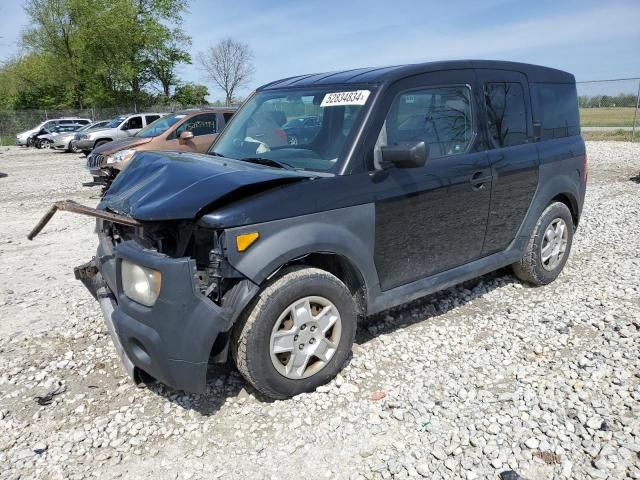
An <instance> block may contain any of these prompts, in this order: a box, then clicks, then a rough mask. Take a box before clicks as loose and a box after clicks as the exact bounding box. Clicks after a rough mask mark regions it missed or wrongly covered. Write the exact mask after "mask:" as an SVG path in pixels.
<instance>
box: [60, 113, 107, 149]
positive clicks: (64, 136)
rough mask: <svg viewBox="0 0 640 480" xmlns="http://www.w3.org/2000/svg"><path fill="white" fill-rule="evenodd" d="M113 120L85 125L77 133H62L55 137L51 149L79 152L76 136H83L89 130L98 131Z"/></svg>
mask: <svg viewBox="0 0 640 480" xmlns="http://www.w3.org/2000/svg"><path fill="white" fill-rule="evenodd" d="M110 122H111V120H101V121H99V122H93V123H90V124H89V125H85V126H84V127H82V128H80V129H79V130H76V131H75V132H62V133H58V134H56V135H53V136H52V138H51V140H52V142H53V143H52V145H51V148H53V149H56V150H64V151H65V152H79V151H80V149H79V148H78V147H77V146H76V145H75V141H74V140H75V138H76V136H79V135H81V134H82V133H83V132H87V131H89V130H97V129H98V128H104V127H106V126H107V125H108V124H109V123H110Z"/></svg>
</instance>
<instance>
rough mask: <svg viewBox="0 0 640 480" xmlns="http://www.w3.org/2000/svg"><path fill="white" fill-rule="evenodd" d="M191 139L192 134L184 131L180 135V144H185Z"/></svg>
mask: <svg viewBox="0 0 640 480" xmlns="http://www.w3.org/2000/svg"><path fill="white" fill-rule="evenodd" d="M192 138H193V132H190V131H189V130H185V131H184V132H182V133H181V134H180V141H181V142H186V141H187V140H191V139H192Z"/></svg>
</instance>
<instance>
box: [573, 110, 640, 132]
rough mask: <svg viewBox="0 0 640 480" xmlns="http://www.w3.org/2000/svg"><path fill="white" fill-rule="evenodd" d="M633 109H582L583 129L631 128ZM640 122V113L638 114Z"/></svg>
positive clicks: (581, 121) (581, 122)
mask: <svg viewBox="0 0 640 480" xmlns="http://www.w3.org/2000/svg"><path fill="white" fill-rule="evenodd" d="M634 110H635V109H634V108H632V107H611V108H581V109H580V124H581V126H583V127H631V126H632V125H633V112H634ZM638 117H639V119H638V120H639V121H640V112H638Z"/></svg>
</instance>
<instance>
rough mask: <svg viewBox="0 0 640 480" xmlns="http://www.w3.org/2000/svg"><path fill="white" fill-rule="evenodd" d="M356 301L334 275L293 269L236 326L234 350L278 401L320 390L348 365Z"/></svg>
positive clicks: (248, 373)
mask: <svg viewBox="0 0 640 480" xmlns="http://www.w3.org/2000/svg"><path fill="white" fill-rule="evenodd" d="M356 324H357V313H356V304H355V301H354V299H353V296H352V295H351V292H349V290H348V289H347V287H346V286H345V285H344V283H342V282H341V281H340V280H339V279H338V278H337V277H335V276H334V275H332V274H330V273H328V272H325V271H324V270H320V269H317V268H305V267H293V268H290V269H287V270H285V271H284V272H283V273H282V274H281V275H280V276H278V277H277V278H275V279H274V280H272V281H270V282H269V283H268V284H267V286H266V287H265V288H264V289H263V290H262V292H261V293H260V294H259V295H258V297H257V298H256V299H255V300H254V302H253V303H252V304H251V305H250V306H249V308H248V309H247V311H246V312H245V313H244V315H243V316H242V317H241V318H240V319H239V321H238V323H237V324H236V326H235V327H234V332H233V337H232V345H231V347H232V353H233V357H234V359H235V362H236V365H237V367H238V370H239V371H240V373H241V374H242V376H243V377H244V378H245V379H246V380H247V381H248V382H249V383H250V384H251V385H253V386H254V387H255V388H256V390H258V391H259V392H261V393H262V394H264V395H266V396H267V397H270V398H274V399H284V398H289V397H292V396H294V395H298V394H300V393H303V392H310V391H313V390H315V389H316V388H317V387H319V386H320V385H323V384H325V383H327V382H328V381H329V380H331V379H332V378H333V377H335V376H336V375H337V374H338V372H339V371H340V370H342V367H343V366H344V364H345V363H346V361H347V360H348V358H349V355H350V353H351V346H352V345H353V340H354V337H355V333H356Z"/></svg>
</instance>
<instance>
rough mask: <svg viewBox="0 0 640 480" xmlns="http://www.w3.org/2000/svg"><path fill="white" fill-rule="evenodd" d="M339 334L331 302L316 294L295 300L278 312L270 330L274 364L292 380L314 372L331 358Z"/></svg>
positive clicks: (320, 368)
mask: <svg viewBox="0 0 640 480" xmlns="http://www.w3.org/2000/svg"><path fill="white" fill-rule="evenodd" d="M341 334H342V322H341V319H340V312H338V309H337V308H336V306H335V305H334V304H333V303H332V302H331V301H329V300H327V299H326V298H324V297H319V296H309V297H304V298H301V299H300V300H296V301H295V302H293V303H292V304H291V305H289V306H288V307H287V308H286V309H285V310H284V311H283V312H282V314H280V316H279V317H278V320H277V321H276V323H275V324H274V326H273V329H272V331H271V338H270V345H269V351H270V354H271V361H272V363H273V366H274V367H275V369H276V370H277V371H278V373H280V374H281V375H283V376H284V377H286V378H290V379H294V380H299V379H302V378H307V377H310V376H312V375H315V374H316V373H318V372H319V371H320V370H322V369H323V368H324V367H325V366H326V365H327V363H329V361H330V360H331V358H333V356H334V354H335V353H336V350H337V348H338V344H339V343H340V336H341Z"/></svg>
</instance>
